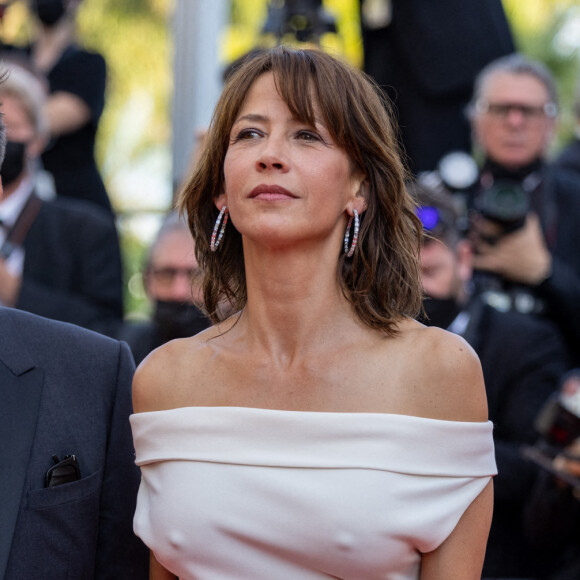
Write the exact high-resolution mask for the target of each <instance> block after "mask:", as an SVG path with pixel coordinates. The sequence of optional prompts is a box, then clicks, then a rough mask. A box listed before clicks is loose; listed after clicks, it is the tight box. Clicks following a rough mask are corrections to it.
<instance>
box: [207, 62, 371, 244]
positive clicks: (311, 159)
mask: <svg viewBox="0 0 580 580" xmlns="http://www.w3.org/2000/svg"><path fill="white" fill-rule="evenodd" d="M315 116H316V124H315V126H314V127H312V126H309V125H307V124H306V123H304V122H302V121H298V120H297V119H296V118H293V117H292V114H291V113H290V110H289V109H288V107H287V106H286V104H285V103H284V101H283V100H282V98H281V97H280V95H279V94H278V91H277V90H276V86H275V84H274V76H273V74H272V73H265V74H264V75H262V76H260V77H259V78H258V79H257V80H256V82H255V83H254V84H253V86H252V87H251V89H250V91H249V92H248V95H247V97H246V100H245V102H244V104H243V105H242V107H241V109H240V112H239V114H238V116H237V119H236V121H235V122H234V125H233V127H232V130H231V134H230V142H229V147H228V150H227V153H226V157H225V161H224V176H225V191H224V193H223V195H221V196H220V197H219V198H218V199H217V201H216V205H217V206H218V208H221V206H222V205H223V204H224V203H225V204H226V205H227V206H228V208H229V210H230V215H231V218H232V221H233V223H234V225H235V226H236V228H237V229H238V231H240V233H241V234H242V235H243V236H246V237H247V238H248V239H255V240H258V241H259V242H260V243H263V244H265V245H267V246H270V247H279V246H280V247H281V246H284V245H289V244H296V243H300V242H307V243H310V242H312V241H313V240H315V239H324V240H328V239H332V240H333V243H334V237H336V239H337V240H342V236H343V235H344V227H345V220H346V215H345V213H344V212H345V210H348V213H349V214H351V215H352V213H353V209H357V211H358V212H359V213H362V211H363V210H364V207H365V205H364V203H365V202H364V199H363V197H361V196H358V197H357V194H358V193H359V192H360V189H361V183H362V181H363V178H362V176H356V175H353V174H352V170H351V163H350V160H349V158H348V155H347V154H346V153H345V152H344V151H342V150H341V149H340V148H339V147H337V145H336V144H335V143H334V142H333V140H332V138H331V136H330V133H329V131H328V129H327V128H326V127H325V126H324V124H323V121H322V117H321V115H320V112H319V111H318V110H317V107H315ZM336 247H337V248H338V247H340V241H338V242H337V246H336Z"/></svg>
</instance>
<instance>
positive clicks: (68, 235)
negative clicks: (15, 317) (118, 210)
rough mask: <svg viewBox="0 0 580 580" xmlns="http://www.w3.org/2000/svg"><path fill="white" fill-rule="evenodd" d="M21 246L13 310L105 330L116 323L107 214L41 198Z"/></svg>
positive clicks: (113, 247)
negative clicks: (19, 279)
mask: <svg viewBox="0 0 580 580" xmlns="http://www.w3.org/2000/svg"><path fill="white" fill-rule="evenodd" d="M23 245H24V251H25V257H24V267H23V275H22V287H21V289H20V294H19V296H18V301H17V303H16V308H19V309H20V310H26V311H28V312H32V313H34V314H38V315H40V316H45V317H47V318H53V319H56V320H61V321H64V322H70V323H73V324H77V325H79V326H83V327H86V328H90V329H93V330H98V331H102V332H105V333H109V332H110V331H111V329H112V328H113V327H116V325H117V324H120V323H121V321H122V319H123V276H122V265H121V252H120V248H119V239H118V236H117V231H116V227H115V223H114V220H113V218H112V216H111V214H110V213H108V212H107V211H105V210H103V209H101V208H100V207H98V206H96V205H95V204H92V203H89V202H83V201H79V200H73V199H61V198H58V197H57V198H56V199H54V200H51V201H43V202H42V205H41V207H40V210H39V212H38V215H37V216H36V219H35V220H34V223H33V224H32V226H31V228H30V230H29V232H28V235H27V236H26V239H25V241H24V244H23Z"/></svg>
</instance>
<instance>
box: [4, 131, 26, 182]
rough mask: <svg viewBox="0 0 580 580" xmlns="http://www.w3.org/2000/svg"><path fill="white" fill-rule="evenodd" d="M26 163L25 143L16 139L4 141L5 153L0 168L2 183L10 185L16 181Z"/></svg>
mask: <svg viewBox="0 0 580 580" xmlns="http://www.w3.org/2000/svg"><path fill="white" fill-rule="evenodd" d="M25 165H26V143H17V142H16V141H7V142H6V153H5V154H4V161H3V162H2V167H1V168H0V176H1V177H2V185H4V186H6V185H10V184H11V183H13V182H14V181H16V180H17V179H18V178H19V177H20V176H21V175H22V173H23V172H24V167H25Z"/></svg>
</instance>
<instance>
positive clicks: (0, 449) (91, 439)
mask: <svg viewBox="0 0 580 580" xmlns="http://www.w3.org/2000/svg"><path fill="white" fill-rule="evenodd" d="M133 370H134V363H133V360H132V357H131V354H130V352H129V349H128V348H127V346H126V345H125V344H123V343H120V342H117V341H115V340H113V339H109V338H107V337H104V336H102V335H99V334H96V333H93V332H90V331H87V330H85V329H82V328H78V327H76V326H74V325H69V324H64V323H61V322H55V321H51V320H46V319H44V318H41V317H37V316H34V315H32V314H29V313H25V312H20V311H18V310H16V309H7V308H0V401H1V404H0V464H1V469H0V506H1V507H0V578H3V579H4V580H23V579H26V580H53V579H54V580H65V579H69V580H89V579H93V578H95V579H100V580H104V579H110V580H120V579H130V580H137V579H140V580H145V579H146V578H147V573H148V572H147V560H148V555H147V550H146V549H145V547H144V545H143V544H142V543H141V541H140V540H139V539H138V538H136V536H135V535H134V534H133V532H132V519H133V513H134V509H135V501H136V494H137V489H138V485H139V472H138V469H137V467H136V466H135V464H134V450H133V446H132V438H131V431H130V425H129V414H130V413H131V380H132V375H133ZM67 454H75V455H76V457H77V458H78V461H79V465H80V471H81V479H80V480H78V481H74V482H72V483H67V484H63V485H59V486H55V487H48V488H45V487H44V477H45V473H46V471H47V470H48V469H49V468H50V467H51V466H52V464H53V460H52V456H53V455H58V457H59V458H60V459H62V458H63V457H64V456H65V455H67Z"/></svg>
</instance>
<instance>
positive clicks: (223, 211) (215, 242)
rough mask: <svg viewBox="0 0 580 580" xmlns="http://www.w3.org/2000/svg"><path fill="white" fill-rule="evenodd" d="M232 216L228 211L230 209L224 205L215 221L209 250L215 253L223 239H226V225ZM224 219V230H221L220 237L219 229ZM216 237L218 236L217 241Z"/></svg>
mask: <svg viewBox="0 0 580 580" xmlns="http://www.w3.org/2000/svg"><path fill="white" fill-rule="evenodd" d="M229 215H230V212H229V211H228V208H227V207H226V206H225V205H224V206H223V207H222V209H221V211H220V214H219V215H218V216H217V219H216V220H215V226H214V227H213V232H212V233H211V241H210V243H209V249H210V250H211V251H212V252H215V251H216V250H217V249H218V247H219V245H220V242H221V241H222V238H223V237H224V231H225V229H226V224H227V223H228V216H229ZM222 218H223V220H224V221H223V222H222V228H221V230H220V233H219V235H218V233H217V232H218V229H219V227H220V222H221V221H222ZM216 236H217V240H216Z"/></svg>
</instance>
